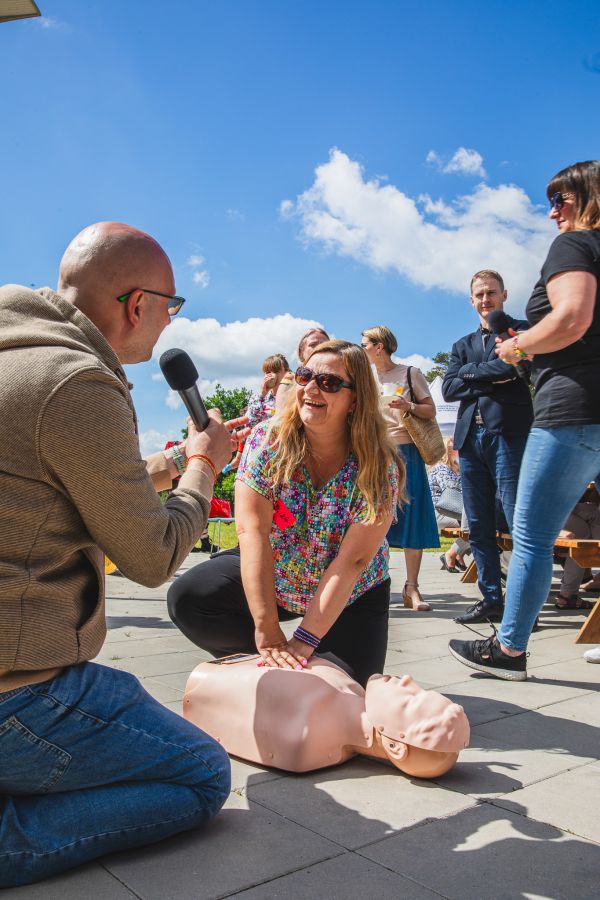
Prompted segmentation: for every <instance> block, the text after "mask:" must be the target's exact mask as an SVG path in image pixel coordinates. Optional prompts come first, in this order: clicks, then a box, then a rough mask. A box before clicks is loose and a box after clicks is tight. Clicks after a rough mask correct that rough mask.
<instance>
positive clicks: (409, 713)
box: [366, 675, 469, 751]
mask: <svg viewBox="0 0 600 900" xmlns="http://www.w3.org/2000/svg"><path fill="white" fill-rule="evenodd" d="M366 709H367V716H368V718H369V721H370V722H371V724H372V725H373V727H374V728H375V730H376V731H378V732H379V733H380V734H381V735H382V736H384V737H387V738H391V739H393V740H395V741H404V742H406V743H407V744H412V745H414V746H418V747H422V748H423V749H426V750H442V751H448V750H455V751H459V750H462V749H463V748H464V747H465V746H466V745H467V743H468V739H469V723H468V720H467V718H466V716H465V715H464V711H463V710H462V708H461V707H460V706H458V705H457V704H456V703H452V702H451V701H450V700H448V698H447V697H444V696H443V695H442V694H438V693H437V691H424V690H423V688H421V687H419V685H418V684H416V682H414V681H413V679H412V678H411V677H410V675H402V676H400V677H399V676H396V675H373V676H371V678H370V679H369V681H368V683H367V691H366Z"/></svg>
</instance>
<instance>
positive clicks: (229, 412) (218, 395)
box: [181, 384, 252, 496]
mask: <svg viewBox="0 0 600 900" xmlns="http://www.w3.org/2000/svg"><path fill="white" fill-rule="evenodd" d="M251 393H252V391H250V390H248V388H244V387H242V388H224V387H223V385H222V384H217V386H216V387H215V390H214V393H212V394H208V395H207V396H206V397H204V398H203V399H204V405H205V406H206V408H207V409H220V410H221V415H222V417H223V421H224V422H227V421H228V420H229V419H237V418H238V416H241V414H242V411H243V410H245V409H246V407H247V406H248V401H249V400H250V395H251ZM181 433H182V434H183V436H184V438H185V437H187V428H182V429H181ZM217 496H220V495H217Z"/></svg>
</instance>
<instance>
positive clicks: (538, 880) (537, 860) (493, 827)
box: [360, 776, 600, 900]
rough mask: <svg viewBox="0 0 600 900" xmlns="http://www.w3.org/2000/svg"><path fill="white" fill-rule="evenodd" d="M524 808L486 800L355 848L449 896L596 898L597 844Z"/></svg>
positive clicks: (460, 899) (463, 899) (473, 899)
mask: <svg viewBox="0 0 600 900" xmlns="http://www.w3.org/2000/svg"><path fill="white" fill-rule="evenodd" d="M557 777H558V778H564V777H565V776H557ZM547 783H548V782H544V784H547ZM526 790H528V791H530V790H532V788H527V789H526ZM513 796H514V795H513ZM495 802H496V803H498V802H500V801H495ZM506 802H507V803H508V801H506ZM524 813H525V809H524V807H523V806H520V805H519V804H516V803H511V809H510V811H508V809H500V808H499V807H498V806H496V805H491V804H488V803H484V804H482V805H480V806H477V807H472V808H471V809H468V810H463V811H460V812H458V813H456V814H455V815H452V816H448V817H447V818H445V819H442V820H440V821H437V822H431V823H429V824H426V825H422V826H420V827H418V828H412V829H410V830H408V831H403V832H401V833H400V834H397V835H394V836H393V837H390V838H387V839H386V840H383V841H380V842H379V843H377V844H372V845H371V846H369V847H366V848H364V849H362V850H361V851H360V855H361V856H365V857H366V858H367V859H371V860H373V861H374V862H378V863H380V865H383V866H386V868H389V869H392V871H394V872H398V873H399V874H401V875H404V876H405V877H408V878H411V879H413V880H414V881H416V882H418V883H419V884H422V885H424V886H425V887H428V888H429V889H430V890H433V891H437V892H438V893H439V894H441V895H442V896H443V897H447V898H450V900H482V898H485V900H487V898H493V900H514V898H520V897H523V898H529V900H533V898H535V900H542V898H544V900H549V898H552V900H573V898H575V897H576V898H577V900H592V898H594V900H597V897H598V859H599V853H600V849H599V847H598V844H594V843H592V842H589V841H585V840H582V839H581V838H578V837H573V836H571V835H567V834H565V833H564V832H562V831H560V830H559V829H558V828H554V827H552V826H549V825H545V824H542V823H540V822H534V821H531V819H528V818H526V817H525V815H524ZM409 896H410V895H409Z"/></svg>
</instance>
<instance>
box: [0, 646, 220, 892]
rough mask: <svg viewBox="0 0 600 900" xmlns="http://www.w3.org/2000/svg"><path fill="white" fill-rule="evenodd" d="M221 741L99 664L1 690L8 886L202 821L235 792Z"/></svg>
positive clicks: (1, 865)
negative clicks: (232, 789) (232, 791)
mask: <svg viewBox="0 0 600 900" xmlns="http://www.w3.org/2000/svg"><path fill="white" fill-rule="evenodd" d="M229 787H230V765H229V759H228V757H227V754H226V753H225V751H224V750H223V748H222V747H221V746H220V745H219V744H218V743H217V742H216V741H214V740H213V739H212V738H210V737H208V735H206V734H204V732H202V731H200V729H199V728H196V727H195V726H194V725H191V724H190V723H189V722H186V721H185V720H184V719H182V718H180V717H179V716H178V715H176V714H175V713H174V712H171V711H170V710H168V709H166V708H165V707H164V706H161V704H160V703H158V702H157V701H156V700H154V699H153V698H152V697H151V696H150V695H149V694H148V693H146V691H145V690H144V689H143V687H142V686H141V685H140V683H139V682H138V680H137V679H136V678H134V677H133V675H129V674H127V673H126V672H119V671H117V670H116V669H110V668H106V667H105V666H99V665H96V664H94V663H83V664H82V665H78V666H71V667H69V668H68V669H65V671H64V672H62V673H61V674H60V675H58V676H57V677H56V678H53V679H51V680H50V681H46V682H43V683H42V684H34V685H28V686H26V687H22V688H17V689H15V690H13V691H6V692H5V693H2V694H0V814H1V815H0V887H13V886H16V885H21V884H28V883H30V882H33V881H38V880H39V879H41V878H46V877H48V876H49V875H54V874H56V873H57V872H61V871H63V870H65V869H70V868H72V867H73V866H77V865H79V864H80V863H83V862H86V861H87V860H90V859H94V858H95V857H98V856H103V855H104V854H105V853H112V852H113V851H115V850H124V849H127V848H131V847H139V846H141V845H143V844H151V843H154V842H155V841H159V840H161V839H162V838H164V837H167V836H169V835H172V834H176V833H177V832H180V831H185V830H187V829H189V828H195V827H196V826H197V825H200V824H202V823H203V822H206V821H207V820H208V819H210V818H211V816H214V815H215V813H217V812H218V811H219V809H220V808H221V806H222V805H223V803H224V802H225V799H226V797H227V795H228V793H229Z"/></svg>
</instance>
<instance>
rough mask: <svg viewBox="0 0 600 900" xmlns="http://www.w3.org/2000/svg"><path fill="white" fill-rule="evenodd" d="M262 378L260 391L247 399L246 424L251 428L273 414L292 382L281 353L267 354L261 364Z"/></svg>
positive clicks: (291, 376)
mask: <svg viewBox="0 0 600 900" xmlns="http://www.w3.org/2000/svg"><path fill="white" fill-rule="evenodd" d="M262 370H263V380H262V384H261V386H260V391H257V392H255V393H254V394H252V396H251V397H250V400H249V401H248V410H247V413H246V415H247V416H248V424H249V425H250V427H251V428H253V427H254V425H258V423H259V422H263V421H264V420H265V419H268V418H269V417H270V416H272V415H274V413H275V412H276V410H278V409H279V408H280V406H281V405H282V404H283V402H284V398H285V396H286V394H287V389H288V388H289V387H290V386H291V384H292V382H293V375H292V373H291V371H290V367H289V365H288V361H287V359H286V358H285V356H284V355H283V353H274V354H273V356H267V358H266V359H265V360H263V364H262Z"/></svg>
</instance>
